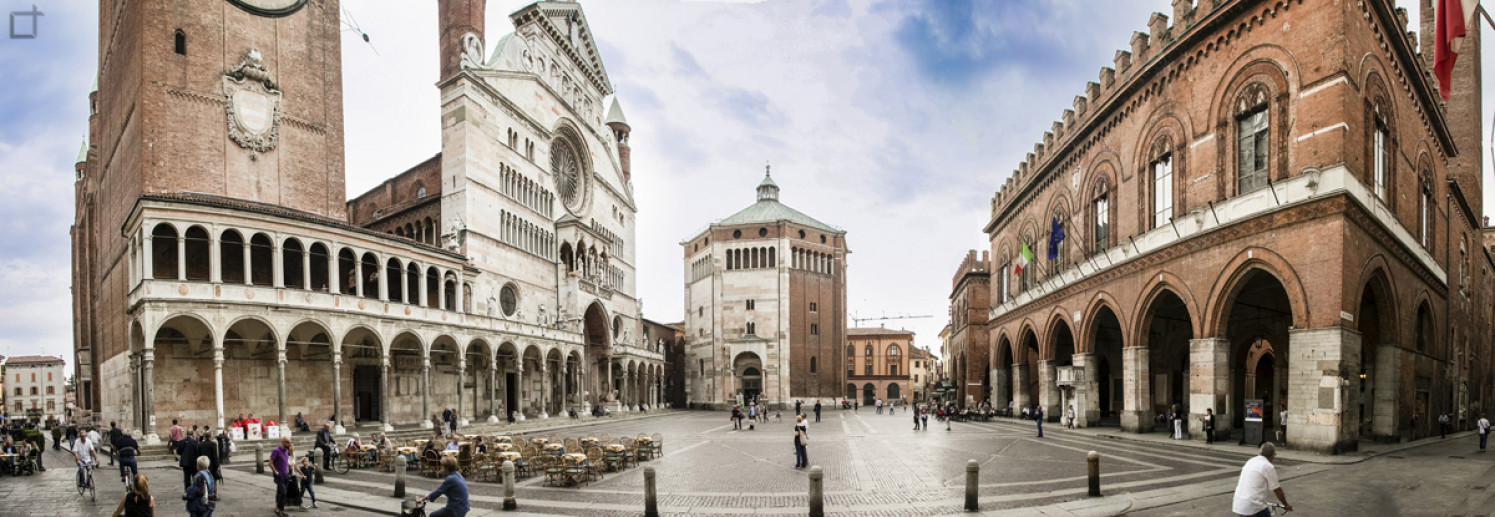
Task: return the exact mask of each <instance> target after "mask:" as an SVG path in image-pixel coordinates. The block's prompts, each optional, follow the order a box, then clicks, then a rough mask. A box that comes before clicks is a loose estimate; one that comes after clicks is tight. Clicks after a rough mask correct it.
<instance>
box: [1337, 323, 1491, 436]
mask: <svg viewBox="0 0 1495 517" xmlns="http://www.w3.org/2000/svg"><path fill="white" fill-rule="evenodd" d="M1374 359H1375V362H1376V363H1375V370H1374V371H1372V372H1371V375H1372V377H1371V379H1370V380H1371V382H1372V383H1373V384H1372V387H1373V388H1374V390H1372V391H1373V393H1372V396H1373V397H1374V400H1372V401H1371V409H1370V411H1371V415H1372V422H1371V434H1372V435H1373V436H1375V438H1376V440H1377V441H1383V442H1399V441H1401V429H1400V428H1399V426H1398V425H1397V423H1398V422H1400V421H1401V406H1400V405H1398V404H1397V399H1398V398H1400V396H1401V384H1402V383H1401V380H1402V379H1401V371H1402V349H1401V348H1398V347H1397V346H1396V344H1394V343H1382V344H1380V345H1378V346H1376V352H1375V357H1374ZM1351 373H1354V372H1353V371H1352V372H1351ZM1356 377H1358V375H1357V376H1356ZM1471 418H1472V417H1471Z"/></svg>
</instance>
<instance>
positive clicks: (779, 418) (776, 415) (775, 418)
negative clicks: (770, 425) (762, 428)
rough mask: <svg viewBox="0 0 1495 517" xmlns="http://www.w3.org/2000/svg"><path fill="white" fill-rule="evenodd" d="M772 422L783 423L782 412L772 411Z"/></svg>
mask: <svg viewBox="0 0 1495 517" xmlns="http://www.w3.org/2000/svg"><path fill="white" fill-rule="evenodd" d="M773 421H775V422H783V421H784V413H783V412H782V411H780V410H777V409H775V410H773Z"/></svg>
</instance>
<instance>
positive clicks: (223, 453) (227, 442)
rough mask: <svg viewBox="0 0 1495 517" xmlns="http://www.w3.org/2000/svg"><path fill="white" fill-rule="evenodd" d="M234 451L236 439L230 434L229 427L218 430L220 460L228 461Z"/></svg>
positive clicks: (222, 461)
mask: <svg viewBox="0 0 1495 517" xmlns="http://www.w3.org/2000/svg"><path fill="white" fill-rule="evenodd" d="M233 452H234V439H233V437H231V436H229V435H228V429H219V430H218V458H219V459H218V461H219V462H221V463H225V464H226V463H228V462H229V461H228V458H229V456H231V455H232V454H233Z"/></svg>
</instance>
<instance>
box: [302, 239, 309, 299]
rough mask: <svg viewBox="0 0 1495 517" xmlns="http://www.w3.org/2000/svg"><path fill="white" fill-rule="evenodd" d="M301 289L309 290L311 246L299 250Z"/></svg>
mask: <svg viewBox="0 0 1495 517" xmlns="http://www.w3.org/2000/svg"><path fill="white" fill-rule="evenodd" d="M301 288H302V289H306V290H308V291H310V290H311V246H306V247H303V248H302V249H301Z"/></svg>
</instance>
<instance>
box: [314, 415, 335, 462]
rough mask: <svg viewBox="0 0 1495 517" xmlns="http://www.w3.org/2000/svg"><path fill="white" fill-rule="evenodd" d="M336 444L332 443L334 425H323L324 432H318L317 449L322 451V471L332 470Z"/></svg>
mask: <svg viewBox="0 0 1495 517" xmlns="http://www.w3.org/2000/svg"><path fill="white" fill-rule="evenodd" d="M334 443H336V442H333V441H332V424H322V430H321V431H317V443H316V447H317V448H318V449H322V470H330V469H332V447H333V444H334Z"/></svg>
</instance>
